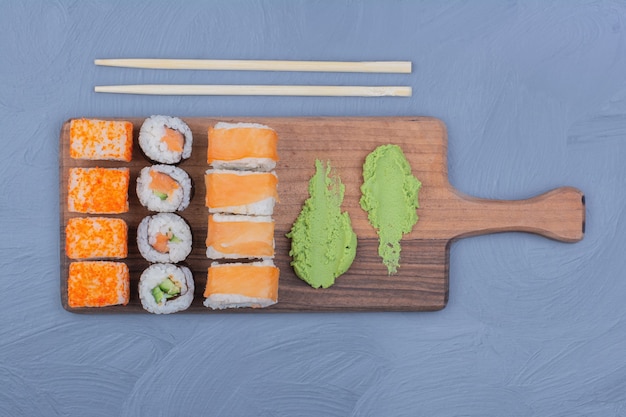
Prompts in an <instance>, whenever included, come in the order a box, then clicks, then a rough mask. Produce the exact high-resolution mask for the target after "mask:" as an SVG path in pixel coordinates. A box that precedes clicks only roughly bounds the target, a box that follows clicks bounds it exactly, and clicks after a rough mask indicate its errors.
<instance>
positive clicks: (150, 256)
mask: <svg viewBox="0 0 626 417" xmlns="http://www.w3.org/2000/svg"><path fill="white" fill-rule="evenodd" d="M191 243H192V239H191V228H190V227H189V225H188V224H187V222H185V220H184V219H183V218H182V217H180V216H178V215H176V214H173V213H159V214H155V215H154V216H148V217H145V218H144V219H143V220H142V221H141V223H139V227H138V228H137V246H138V247H139V252H140V253H141V256H143V257H144V258H145V259H146V260H148V261H149V262H161V263H176V262H180V261H184V260H185V259H186V258H187V256H188V255H189V254H190V253H191Z"/></svg>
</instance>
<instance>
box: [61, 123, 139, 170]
mask: <svg viewBox="0 0 626 417" xmlns="http://www.w3.org/2000/svg"><path fill="white" fill-rule="evenodd" d="M132 153H133V124H132V123H131V122H127V121H113V120H95V119H74V120H72V121H71V122H70V156H71V157H72V158H74V159H99V160H105V159H110V160H115V161H126V162H130V160H131V159H132Z"/></svg>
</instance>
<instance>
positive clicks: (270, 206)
mask: <svg viewBox="0 0 626 417" xmlns="http://www.w3.org/2000/svg"><path fill="white" fill-rule="evenodd" d="M204 180H205V185H206V206H207V207H208V208H209V212H210V213H231V214H247V215H251V216H271V215H272V213H273V212H274V205H275V203H276V201H277V200H278V191H277V184H278V178H277V177H276V173H275V172H274V171H272V172H251V171H230V170H215V169H209V170H207V171H206V174H205V177H204Z"/></svg>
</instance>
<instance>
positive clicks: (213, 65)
mask: <svg viewBox="0 0 626 417" xmlns="http://www.w3.org/2000/svg"><path fill="white" fill-rule="evenodd" d="M94 63H95V64H96V65H104V66H109V67H126V68H148V69H190V70H237V71H315V72H378V73H404V74H408V73H410V72H411V62H410V61H362V62H357V61H355V62H339V61H276V60H220V59H96V60H95V61H94Z"/></svg>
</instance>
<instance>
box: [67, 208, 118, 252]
mask: <svg viewBox="0 0 626 417" xmlns="http://www.w3.org/2000/svg"><path fill="white" fill-rule="evenodd" d="M65 254H66V255H67V257H68V258H70V259H105V258H106V259H122V258H126V255H127V254H128V226H127V225H126V222H125V221H124V220H122V219H112V218H107V217H74V218H71V219H69V220H68V222H67V226H66V227H65Z"/></svg>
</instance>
